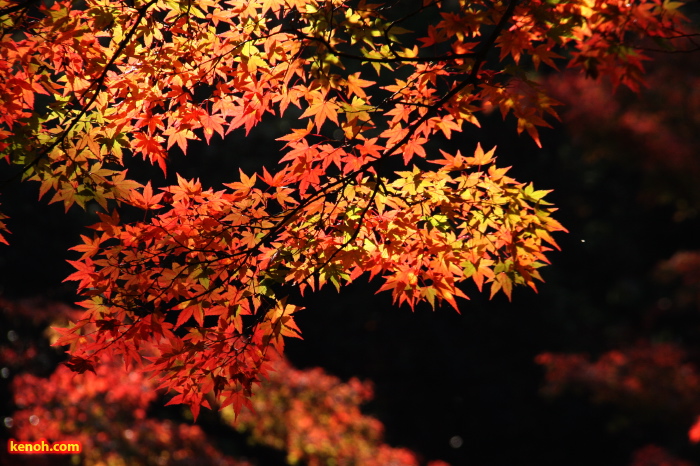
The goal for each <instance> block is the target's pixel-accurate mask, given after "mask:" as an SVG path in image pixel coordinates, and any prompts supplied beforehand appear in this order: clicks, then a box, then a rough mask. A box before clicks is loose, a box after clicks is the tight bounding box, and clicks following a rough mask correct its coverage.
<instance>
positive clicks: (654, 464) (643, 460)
mask: <svg viewBox="0 0 700 466" xmlns="http://www.w3.org/2000/svg"><path fill="white" fill-rule="evenodd" d="M630 466H693V463H691V462H689V461H685V460H681V459H678V458H676V457H674V456H673V455H671V454H670V453H669V452H667V451H666V450H665V449H663V448H661V447H658V446H656V445H647V446H646V447H644V448H640V449H639V450H637V451H636V452H635V453H634V457H633V459H632V463H630Z"/></svg>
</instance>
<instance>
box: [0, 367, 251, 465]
mask: <svg viewBox="0 0 700 466" xmlns="http://www.w3.org/2000/svg"><path fill="white" fill-rule="evenodd" d="M12 388H13V392H14V400H15V404H16V405H17V407H18V410H17V411H16V412H15V413H14V414H13V416H12V417H13V422H14V428H13V437H14V438H15V439H19V440H22V441H36V440H40V439H47V440H49V441H52V442H53V441H61V440H66V441H68V440H70V441H79V442H81V444H82V446H83V453H82V455H83V458H82V460H83V464H130V465H131V464H134V465H135V464H183V465H185V464H192V463H193V462H196V463H197V464H212V465H214V464H216V465H241V466H243V465H247V464H249V463H247V462H245V461H236V460H234V459H232V458H229V457H227V456H224V455H223V454H221V453H220V452H219V451H218V450H216V449H215V448H214V447H213V446H212V445H211V443H210V442H208V441H207V439H206V438H205V435H204V433H203V432H202V430H201V429H200V427H199V426H196V425H188V424H183V423H176V422H172V421H168V420H159V419H152V418H148V417H146V409H147V407H148V405H149V404H150V403H151V401H153V400H154V399H156V397H157V393H156V390H155V387H154V386H153V385H152V383H150V382H149V380H148V379H147V378H146V377H145V376H144V375H143V374H140V373H138V372H130V373H127V372H125V371H124V370H123V364H122V363H121V362H116V361H103V364H101V365H99V366H97V367H96V373H91V372H86V373H84V374H75V373H73V372H72V371H71V370H70V369H68V368H67V367H65V366H59V367H58V368H57V369H56V371H55V372H54V373H53V374H52V375H51V376H50V377H49V378H48V379H44V378H39V377H35V376H33V375H30V374H23V375H20V376H17V377H16V378H15V379H14V380H13V383H12Z"/></svg>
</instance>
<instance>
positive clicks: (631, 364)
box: [536, 343, 700, 412]
mask: <svg viewBox="0 0 700 466" xmlns="http://www.w3.org/2000/svg"><path fill="white" fill-rule="evenodd" d="M685 359H686V354H685V352H684V351H683V350H682V349H681V348H680V347H678V346H676V345H673V344H670V343H659V344H652V345H640V346H637V347H633V348H628V349H624V350H615V351H610V352H607V353H605V354H603V355H602V356H601V357H600V358H599V359H598V360H597V361H595V362H592V361H591V360H590V358H589V357H588V356H585V355H581V354H553V353H544V354H540V355H539V356H537V358H536V362H537V363H538V364H541V365H543V366H544V368H545V370H546V376H545V377H546V383H545V386H544V387H543V389H542V390H543V392H544V393H545V394H547V395H558V394H560V393H561V392H563V391H564V390H566V389H572V388H585V389H586V390H588V391H590V392H591V393H592V396H593V399H594V400H595V401H596V402H613V403H616V404H619V405H623V406H628V407H631V408H635V409H658V408H662V409H664V410H671V411H676V412H700V396H698V395H699V394H700V374H698V372H697V370H696V368H695V367H694V366H693V365H692V364H690V363H687V362H685Z"/></svg>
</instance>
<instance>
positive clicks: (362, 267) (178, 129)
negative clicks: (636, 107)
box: [0, 0, 683, 416]
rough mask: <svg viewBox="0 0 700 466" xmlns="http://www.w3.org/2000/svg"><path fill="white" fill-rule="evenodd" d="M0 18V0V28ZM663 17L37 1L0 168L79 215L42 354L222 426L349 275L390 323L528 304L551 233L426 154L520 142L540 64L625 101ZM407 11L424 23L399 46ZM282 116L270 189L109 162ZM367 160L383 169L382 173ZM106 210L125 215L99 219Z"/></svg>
mask: <svg viewBox="0 0 700 466" xmlns="http://www.w3.org/2000/svg"><path fill="white" fill-rule="evenodd" d="M10 5H16V4H15V3H14V2H8V1H7V0H0V11H2V10H3V8H5V6H10ZM411 8H415V7H411ZM677 8H678V5H676V4H675V3H673V2H661V1H660V0H644V1H642V2H633V4H626V3H621V2H619V1H617V0H600V1H594V2H593V1H588V0H570V1H566V2H555V3H552V2H544V1H530V2H518V1H516V0H512V1H510V2H495V3H494V2H490V1H481V0H479V1H475V2H460V8H458V9H454V8H452V7H450V6H448V5H447V4H445V5H443V4H442V3H439V2H425V3H424V4H423V6H422V7H420V8H419V9H418V11H415V12H413V10H411V12H410V13H409V12H408V11H406V8H405V5H403V4H402V2H399V3H398V4H396V5H395V6H385V5H375V4H367V3H365V2H360V4H357V5H355V4H354V3H353V4H351V3H349V2H342V1H332V2H331V1H316V2H297V1H292V0H261V1H258V0H249V1H241V2H220V1H218V0H183V1H169V0H150V1H141V2H136V3H132V4H125V3H123V2H114V1H112V0H87V1H86V2H84V4H83V3H81V4H80V5H77V4H74V3H73V2H71V1H68V0H59V1H57V2H53V3H50V4H46V3H40V4H38V5H37V6H36V8H34V9H31V10H29V9H26V10H25V9H23V8H20V9H18V10H15V9H12V12H10V13H9V14H5V15H4V16H2V17H0V76H2V79H0V134H1V135H2V138H0V152H1V153H2V156H3V157H4V159H5V160H6V161H7V162H9V163H11V164H15V165H18V166H20V167H21V170H22V175H23V177H24V178H25V179H29V180H35V181H38V182H39V183H40V188H39V189H40V194H41V195H45V194H49V193H50V196H51V197H50V202H62V203H63V204H64V206H65V208H66V209H68V208H70V207H71V206H72V205H74V204H77V205H79V206H81V207H83V208H87V207H88V206H89V205H91V204H93V203H94V204H96V205H97V206H99V210H100V212H99V215H100V219H101V221H100V222H98V223H97V224H95V225H93V227H92V228H93V230H94V234H93V235H84V236H83V242H82V244H80V245H78V246H76V247H75V248H73V249H74V250H75V251H76V252H78V253H81V257H80V258H78V259H77V260H76V261H73V262H72V263H73V264H74V266H75V268H76V272H74V273H73V274H72V275H70V276H69V277H68V279H69V280H74V281H76V282H78V287H79V290H80V293H81V294H82V295H83V296H84V298H85V299H84V301H83V302H82V303H81V304H82V306H83V307H84V308H85V309H86V311H85V315H84V316H83V319H82V320H81V321H80V322H79V323H78V324H77V325H75V326H74V327H71V328H70V329H69V330H66V331H65V332H63V334H62V336H61V338H60V339H59V341H58V344H70V345H71V353H72V357H73V359H72V361H73V367H74V368H76V369H77V370H86V369H88V368H89V367H91V366H90V364H93V362H94V361H95V360H96V359H98V358H99V354H100V353H101V352H108V353H111V354H115V355H121V356H122V358H123V359H124V360H125V362H126V363H127V364H129V365H134V366H138V367H142V368H144V369H146V370H149V371H152V372H153V373H154V375H155V376H156V378H157V379H158V380H159V381H160V383H161V386H162V387H163V388H167V389H169V390H171V391H174V392H175V393H176V395H175V397H174V398H173V401H172V402H173V403H187V404H189V405H190V406H192V408H193V412H194V413H195V416H196V413H198V410H199V406H201V405H203V406H206V405H207V403H208V401H207V398H206V397H207V396H208V395H209V394H213V395H214V396H215V397H216V398H218V400H219V401H222V402H223V404H224V405H229V404H231V405H233V406H234V409H235V410H236V411H237V412H238V411H240V409H242V407H243V406H246V405H247V404H248V403H249V401H248V400H249V397H250V395H251V393H252V389H253V387H254V386H255V384H257V383H258V382H259V381H260V380H261V378H262V377H264V376H265V374H266V373H267V371H268V370H270V361H271V357H272V356H271V355H272V354H273V353H274V352H282V351H283V346H284V338H285V337H298V336H299V335H300V331H299V329H298V328H297V326H296V324H295V322H294V317H295V313H296V312H297V311H298V310H299V309H300V308H298V307H296V305H294V304H292V303H291V302H288V296H289V295H290V290H291V289H292V288H296V289H299V290H300V291H301V292H306V291H307V290H316V289H318V288H320V287H323V286H325V285H327V284H329V283H330V284H331V285H333V286H334V287H337V288H340V287H342V286H343V285H345V284H348V283H350V282H352V281H354V280H355V279H357V278H358V277H360V276H362V275H364V274H367V275H368V276H370V277H372V278H377V280H378V281H380V282H381V284H380V285H379V289H380V291H381V290H386V291H389V292H391V293H392V296H393V298H394V300H395V301H396V302H397V303H399V304H404V303H405V304H408V305H409V306H410V307H411V308H414V307H415V306H416V305H418V304H419V303H428V304H429V305H430V306H432V307H437V306H439V305H442V304H444V303H447V304H449V305H450V306H452V307H454V308H455V309H458V307H459V303H458V300H457V298H466V294H465V291H464V289H463V288H461V287H460V286H461V284H462V283H464V282H467V281H472V282H474V283H475V284H476V286H477V288H479V289H480V290H481V289H482V288H483V287H487V288H489V291H490V293H491V295H492V296H493V295H494V294H495V293H497V292H499V291H502V292H503V293H504V294H505V295H506V296H508V297H509V298H510V297H511V294H512V289H513V286H514V285H519V284H522V285H527V286H529V287H531V288H533V289H534V288H535V287H536V282H537V281H539V280H541V277H540V275H539V273H538V269H539V268H540V267H541V266H543V265H544V264H546V263H547V262H548V260H547V257H546V255H545V254H546V253H547V251H549V250H550V249H551V248H552V247H556V243H555V241H554V239H553V237H552V233H553V232H555V231H563V230H564V228H563V227H562V226H561V225H560V224H559V223H558V222H557V221H556V220H554V219H553V218H552V217H551V213H552V212H553V211H554V209H553V208H551V207H550V204H549V203H547V202H546V201H545V200H544V197H545V195H546V191H538V190H535V189H534V188H533V187H532V185H529V184H523V183H520V182H517V181H516V180H514V179H512V178H510V177H509V176H508V175H507V173H508V169H507V168H504V167H498V166H496V164H495V161H496V159H495V152H494V149H491V150H489V151H484V150H483V149H482V147H481V146H480V145H479V144H478V142H477V141H468V142H467V143H462V144H463V147H462V150H461V151H459V150H440V151H435V150H434V149H430V148H429V147H428V146H427V143H428V142H429V141H431V140H433V139H435V138H436V137H439V135H441V136H444V137H445V138H447V139H453V140H456V137H455V135H456V134H457V133H460V132H461V131H462V129H463V128H464V127H465V124H470V125H474V126H476V127H478V126H479V125H480V122H479V117H480V115H481V112H482V111H486V112H488V111H490V110H492V109H498V110H500V112H501V114H502V115H503V116H504V117H506V116H507V115H513V116H514V117H515V120H516V121H517V127H516V131H517V132H522V131H526V132H527V133H528V134H529V135H530V136H531V137H532V138H533V139H534V140H535V141H536V142H537V143H538V144H540V141H539V135H538V128H539V127H542V126H548V123H547V118H552V117H556V112H555V110H554V107H555V106H556V105H557V103H556V102H555V101H554V100H553V99H551V98H550V97H549V96H548V95H547V94H546V93H545V92H544V90H543V89H542V88H541V87H540V86H539V85H538V83H537V82H536V79H535V75H533V74H532V73H531V71H533V69H537V68H538V67H540V66H541V65H542V64H544V65H547V66H550V67H555V68H556V67H557V66H558V65H557V64H558V63H559V64H560V65H566V66H569V67H578V68H581V69H582V70H584V71H585V72H586V73H587V74H589V75H591V76H599V75H606V76H609V77H610V78H611V79H612V80H613V82H614V83H615V84H616V85H617V84H624V85H626V86H628V87H630V88H632V89H635V88H636V87H638V86H639V85H640V83H641V76H642V75H641V72H642V62H643V61H644V60H646V57H645V56H644V55H643V54H642V52H640V51H638V50H636V49H635V46H636V45H637V44H638V43H639V41H640V40H642V39H644V38H646V37H650V36H651V37H654V38H657V39H663V38H667V37H676V36H677V35H678V32H679V31H681V30H682V27H683V26H682V21H683V17H682V15H681V14H680V13H678V12H677ZM7 11H10V10H7ZM407 15H422V16H421V18H425V22H424V24H425V26H424V27H423V28H422V29H421V28H419V30H416V31H409V30H408V29H406V28H403V27H401V26H403V24H401V23H402V22H403V21H404V20H405V19H407ZM630 19H632V20H630ZM563 57H569V59H568V62H567V61H566V60H567V59H566V58H563ZM528 63H531V64H532V65H533V67H532V68H527V64H528ZM560 65H559V66H560ZM377 75H378V76H379V77H377ZM291 107H297V108H298V110H299V111H298V112H297V113H295V115H299V117H298V119H299V120H300V122H299V124H298V125H296V124H295V125H294V126H296V127H295V128H292V129H291V130H290V132H289V134H287V135H282V136H281V137H280V138H279V140H281V141H284V142H286V146H285V148H284V149H283V153H282V154H281V156H280V158H279V165H278V166H276V167H275V168H274V170H273V169H271V168H270V167H268V168H267V169H263V170H262V171H261V173H258V174H244V173H242V172H241V173H240V175H239V180H238V181H235V180H233V181H232V182H231V183H227V184H226V185H224V188H225V189H220V190H217V189H205V188H204V187H203V186H202V185H201V183H200V182H199V181H198V180H186V179H183V178H181V177H179V176H178V183H177V184H176V185H173V186H165V187H156V186H152V183H151V182H149V183H147V184H146V185H143V184H141V183H138V182H136V181H134V180H132V179H130V178H129V177H128V174H127V171H126V169H125V168H126V167H125V164H126V163H127V161H128V160H129V158H128V157H131V156H139V157H142V158H144V159H145V160H148V161H150V162H151V163H152V164H156V165H158V166H159V167H160V169H161V170H162V171H163V172H164V173H166V172H167V168H168V151H169V150H173V149H174V148H175V147H177V148H178V149H179V150H180V151H182V152H184V153H187V152H188V149H189V148H190V147H191V144H190V142H191V141H195V140H204V141H206V142H207V143H209V142H210V141H211V138H212V137H213V136H214V135H215V134H216V135H218V137H222V138H223V137H225V136H226V135H227V134H229V133H231V132H232V131H235V130H237V129H238V128H244V129H245V133H246V134H247V133H248V132H249V131H250V130H251V129H252V128H253V127H254V126H255V125H257V124H258V123H260V122H261V121H263V120H264V119H265V120H267V119H270V118H272V117H274V116H281V115H283V114H285V113H287V112H288V110H289V109H290V108H291ZM474 147H476V148H475V149H474ZM463 154H468V155H463ZM388 159H397V160H398V161H399V163H402V164H403V165H404V166H405V169H403V170H400V171H398V172H394V171H393V170H389V169H388V168H387V165H388V164H389V161H388ZM426 161H427V162H431V163H434V164H437V166H438V169H436V170H428V169H426V168H423V165H426V164H425V162H426ZM416 164H421V165H420V166H421V168H419V167H418V166H417V165H416ZM126 206H131V207H132V208H137V209H140V210H142V211H143V212H142V215H140V216H139V217H132V216H129V217H127V218H142V220H141V221H133V222H122V221H121V220H120V215H119V212H120V211H121V210H122V209H125V208H127V207H126ZM104 212H108V213H104ZM2 218H3V217H0V220H1V219H2ZM0 230H4V224H2V223H0ZM0 241H4V238H3V237H2V236H0ZM145 346H148V347H149V348H151V350H150V353H149V354H145V353H143V352H142V351H141V350H142V348H144V347H145Z"/></svg>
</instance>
